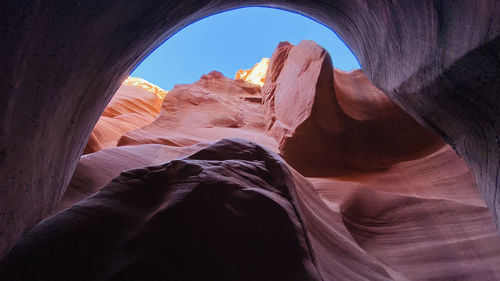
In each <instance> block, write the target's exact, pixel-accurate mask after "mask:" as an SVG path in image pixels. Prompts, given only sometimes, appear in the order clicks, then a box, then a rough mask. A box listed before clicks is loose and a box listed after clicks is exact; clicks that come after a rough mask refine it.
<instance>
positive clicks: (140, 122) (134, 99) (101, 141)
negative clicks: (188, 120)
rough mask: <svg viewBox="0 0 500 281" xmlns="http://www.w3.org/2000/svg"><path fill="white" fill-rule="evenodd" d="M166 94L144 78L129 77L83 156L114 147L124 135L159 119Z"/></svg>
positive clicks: (102, 119)
mask: <svg viewBox="0 0 500 281" xmlns="http://www.w3.org/2000/svg"><path fill="white" fill-rule="evenodd" d="M166 94H167V91H164V90H162V89H161V88H158V87H157V86H155V85H153V84H151V83H149V82H147V81H145V80H143V79H139V78H135V77H129V78H128V79H127V80H125V82H123V85H122V86H121V87H120V88H119V89H118V91H116V94H115V95H114V96H113V98H112V99H111V101H110V102H109V104H108V106H107V107H106V109H104V112H103V113H102V115H101V118H99V121H97V124H96V126H95V127H94V129H93V130H92V133H91V134H90V137H89V140H88V142H87V146H85V149H84V150H83V154H88V153H92V152H96V151H99V150H102V149H104V148H110V147H115V146H116V144H117V143H118V140H119V139H120V138H121V136H122V135H123V134H125V133H126V132H128V131H132V130H135V129H138V128H140V127H142V126H145V125H147V124H149V123H151V122H152V121H153V120H154V119H156V117H158V115H159V113H160V109H161V104H162V101H163V98H164V97H165V95H166Z"/></svg>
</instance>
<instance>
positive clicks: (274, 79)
mask: <svg viewBox="0 0 500 281" xmlns="http://www.w3.org/2000/svg"><path fill="white" fill-rule="evenodd" d="M261 100H262V103H261V102H260V101H261ZM293 100H295V101H297V100H299V101H301V102H295V103H294V102H293ZM228 136H230V137H231V136H239V137H248V136H253V137H254V138H255V139H256V141H257V142H258V143H259V144H257V143H256V142H252V141H249V140H244V139H225V140H221V141H218V142H216V143H213V140H215V139H217V138H219V139H220V138H224V137H228ZM269 140H271V141H269ZM274 140H275V141H274ZM326 140H330V141H331V143H332V145H331V146H328V145H326V144H328V142H327V141H326ZM120 143H121V145H120V146H118V147H115V148H110V149H104V150H102V151H98V152H95V153H91V154H88V155H85V156H83V157H82V158H81V159H80V161H79V163H78V165H77V168H76V170H75V173H74V175H73V177H72V179H71V182H70V185H69V187H68V190H67V192H66V193H65V194H64V196H63V199H62V201H61V203H60V204H59V206H58V208H57V210H56V211H55V212H54V214H55V215H54V216H52V217H50V218H48V219H46V220H44V221H42V222H41V223H40V224H38V225H37V226H36V227H35V228H34V229H33V230H32V231H31V232H30V233H29V234H27V235H26V236H25V237H24V238H23V239H22V240H21V241H20V242H19V243H18V244H17V245H16V246H15V247H14V249H13V250H12V251H11V252H10V253H9V255H8V256H7V257H6V258H5V259H4V260H2V261H1V262H0V276H2V277H3V276H6V277H7V278H10V279H11V280H20V281H22V280H164V279H168V280H499V279H500V269H499V268H498V264H499V262H500V237H499V236H498V233H497V229H496V227H495V221H494V219H493V217H492V216H491V213H490V212H489V210H488V208H487V207H486V204H485V201H484V200H483V199H482V197H481V195H480V193H479V190H478V188H477V185H476V183H475V180H474V177H473V175H472V174H471V172H470V170H469V169H468V167H467V165H466V163H465V162H464V160H463V159H462V158H460V157H459V156H458V155H457V154H456V153H455V151H453V149H452V148H451V147H450V146H449V145H447V144H445V143H443V142H442V141H441V140H440V139H439V138H438V137H437V136H435V135H434V134H433V133H430V132H428V131H427V130H426V129H424V128H423V127H421V126H420V125H419V124H418V123H416V122H415V121H414V120H412V119H411V118H410V117H409V116H408V115H407V114H406V113H405V112H404V111H402V110H401V109H399V107H398V106H397V105H395V104H394V103H393V102H391V101H390V100H389V99H388V98H386V97H385V96H384V95H383V94H382V93H381V92H380V90H378V89H377V88H376V87H374V86H373V85H371V84H370V83H369V82H368V80H367V78H366V77H365V76H364V74H363V72H361V71H352V72H342V71H339V70H334V69H333V68H332V64H331V61H330V58H329V56H328V54H327V53H326V51H325V50H324V49H322V48H321V47H319V46H318V45H316V44H315V43H314V42H311V41H303V42H301V43H300V44H298V45H297V46H293V45H291V44H289V43H286V42H285V43H280V45H279V46H278V48H277V49H276V51H275V52H274V54H273V56H272V57H271V60H270V65H269V69H268V71H267V78H266V83H265V84H264V86H263V88H262V89H260V91H259V87H258V86H252V85H251V84H248V83H245V82H242V81H235V80H232V79H229V78H226V77H224V76H222V75H221V74H220V73H218V72H211V73H209V74H208V75H205V76H203V77H202V78H201V79H200V81H198V82H196V83H194V84H191V85H181V86H177V87H176V88H174V90H172V91H171V92H170V93H169V95H168V96H167V97H166V98H165V100H164V101H163V105H162V111H161V113H160V116H159V117H158V118H157V119H156V120H155V121H154V122H152V123H151V124H150V125H147V126H145V127H143V128H141V129H138V130H134V131H132V132H129V133H127V134H126V135H125V136H124V137H123V138H122V139H121V140H120ZM391 147H392V148H391ZM318 150H321V151H322V152H323V154H320V153H316V151H318ZM273 151H275V152H278V153H279V154H280V155H281V157H280V156H278V155H277V154H276V153H275V152H273ZM349 154H350V156H351V157H352V158H349ZM285 160H286V161H285ZM130 169H131V170H130ZM299 171H300V172H301V173H302V174H301V173H299ZM303 174H304V175H307V177H304V175H303ZM110 181H111V182H110ZM92 194H93V195H92ZM90 195H92V196H90ZM89 196H90V197H89ZM87 197H88V198H87ZM85 198H86V199H85ZM82 199H84V200H82ZM80 200H82V201H80ZM78 201H80V202H78ZM75 202H78V203H77V204H75V205H73V204H74V203H75ZM72 205H73V206H72ZM70 206H71V207H70ZM68 207H69V209H67V208H68ZM68 249H70V250H68Z"/></svg>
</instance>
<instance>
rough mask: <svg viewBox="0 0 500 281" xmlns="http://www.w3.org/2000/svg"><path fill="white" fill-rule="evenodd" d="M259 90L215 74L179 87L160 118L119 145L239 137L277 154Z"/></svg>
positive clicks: (191, 142) (180, 143)
mask: <svg viewBox="0 0 500 281" xmlns="http://www.w3.org/2000/svg"><path fill="white" fill-rule="evenodd" d="M260 97H261V96H260V87H259V86H258V85H254V84H251V83H247V82H244V81H241V80H233V79H230V78H227V77H224V76H223V75H222V74H221V73H220V72H216V71H212V72H210V73H208V74H207V75H204V76H202V77H201V78H200V80H199V81H197V82H195V83H193V84H184V85H176V86H175V87H174V89H172V90H171V91H170V92H169V94H168V95H167V96H166V97H165V99H164V100H163V105H162V111H161V113H160V116H159V117H158V118H157V119H156V120H155V121H154V122H152V123H151V124H149V125H147V126H144V127H142V128H140V129H138V130H134V131H131V132H128V133H126V134H125V135H124V136H123V137H122V138H121V139H120V140H119V142H118V145H119V146H121V145H137V144H147V143H157V144H165V145H170V146H190V145H194V144H198V143H204V142H214V141H217V140H220V139H221V138H230V137H240V138H246V139H249V140H253V141H256V142H259V143H261V144H263V145H266V146H267V147H269V148H271V149H274V150H276V142H275V140H274V139H273V138H271V137H269V136H267V135H266V133H265V128H264V122H265V121H264V114H263V112H264V107H263V105H262V104H261V103H258V102H255V101H253V100H252V99H255V98H256V99H260Z"/></svg>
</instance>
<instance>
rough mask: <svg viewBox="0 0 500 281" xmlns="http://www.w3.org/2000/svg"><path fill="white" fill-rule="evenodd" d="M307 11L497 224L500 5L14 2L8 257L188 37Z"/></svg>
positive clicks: (4, 23)
mask: <svg viewBox="0 0 500 281" xmlns="http://www.w3.org/2000/svg"><path fill="white" fill-rule="evenodd" d="M247 5H263V6H270V7H278V8H283V9H288V10H291V11H295V12H301V13H303V14H304V15H307V16H310V17H311V18H313V19H315V20H317V21H319V22H321V23H323V24H325V25H326V26H328V27H330V28H332V29H334V30H336V32H337V33H338V34H339V35H340V36H341V37H342V38H343V39H344V40H345V41H346V42H347V44H348V45H349V46H350V47H351V48H352V50H353V52H354V53H355V54H356V56H357V58H358V59H359V61H360V63H361V65H362V66H363V71H364V73H365V74H366V76H367V77H368V79H369V80H370V81H371V82H372V83H373V84H374V85H375V86H377V87H378V88H379V89H381V90H382V91H383V92H384V93H386V94H387V95H388V96H389V97H390V98H391V99H393V100H394V101H395V102H396V103H397V104H398V105H400V106H401V107H402V108H403V109H404V110H405V111H406V112H408V113H409V114H410V115H411V116H412V117H414V118H415V119H416V120H418V121H419V122H421V123H423V124H425V125H426V126H427V127H429V128H431V129H432V130H433V131H434V132H436V133H438V134H439V135H440V136H441V137H442V138H443V139H444V140H445V141H446V142H447V143H448V144H450V145H451V146H452V147H453V148H454V149H455V150H456V151H457V153H458V154H459V155H460V156H461V157H463V159H464V160H465V161H466V162H467V165H468V166H469V167H470V168H471V171H472V173H473V174H474V177H475V179H476V181H477V183H478V186H479V188H480V190H481V192H482V194H483V198H484V199H485V201H486V203H487V205H488V207H489V208H490V210H491V212H492V214H493V217H494V219H495V220H496V221H497V224H498V216H497V210H498V208H500V204H499V203H498V201H499V200H500V192H497V190H498V185H499V182H498V178H499V173H500V170H499V167H500V163H499V158H500V157H499V155H500V149H499V146H500V144H499V141H498V139H499V138H500V137H499V136H500V114H499V111H498V108H500V96H499V95H498V92H499V89H500V79H499V77H500V75H499V71H500V70H499V69H500V57H499V56H498V50H499V49H500V38H499V34H500V17H499V14H500V5H499V4H498V1H496V0H479V1H445V0H423V1H405V0H396V1H385V0H375V1H372V0H357V1H350V0H338V1H319V0H299V1H293V2H290V1H281V0H272V1H261V0H252V1H247V0H241V1H229V0H222V1H221V0H203V1H160V0H146V1H140V2H134V3H131V2H129V1H117V0H111V1H97V0H90V1H80V2H76V1H64V2H61V1H51V0H33V1H28V2H26V1H9V2H7V3H5V4H4V5H3V8H2V10H1V11H0V21H1V24H0V26H1V27H0V36H1V38H2V42H4V44H1V45H0V55H1V57H2V64H1V65H0V77H2V79H1V80H0V92H1V93H2V95H0V124H1V125H0V126H1V128H0V175H1V177H2V182H3V185H2V188H1V190H0V198H1V204H0V206H1V207H0V230H1V233H2V235H1V236H0V256H3V255H5V253H6V252H7V251H8V249H9V248H10V247H12V245H13V244H14V243H15V242H16V241H17V240H18V239H19V237H20V236H21V234H22V233H24V232H26V231H28V230H29V229H30V228H31V227H33V226H34V225H35V224H36V223H37V222H39V221H40V220H41V219H42V218H43V217H45V216H46V215H47V214H49V213H50V212H51V211H53V210H54V208H55V207H56V205H57V204H58V202H59V200H60V198H61V197H62V195H63V194H64V192H65V189H66V186H67V184H68V183H69V181H70V178H71V175H72V173H73V171H74V168H75V167H76V164H77V162H78V160H79V158H80V155H81V152H82V151H83V149H84V146H85V144H86V141H87V139H88V136H89V135H90V133H91V131H92V128H93V127H94V125H95V123H96V122H97V120H98V118H99V116H100V115H101V113H102V111H103V110H104V108H105V105H106V104H107V103H108V101H109V100H110V99H111V97H112V95H113V94H114V93H115V91H116V90H117V89H118V87H119V85H120V83H121V81H123V80H124V78H125V77H126V76H127V75H128V74H129V73H130V71H131V70H132V69H134V67H135V66H136V65H137V64H138V63H139V62H140V61H141V60H142V59H143V58H145V57H146V56H147V55H148V54H149V53H150V52H151V51H152V50H154V49H155V48H156V47H157V46H158V45H159V44H160V43H161V42H162V41H163V40H164V39H166V38H168V37H169V36H171V35H172V34H174V33H175V32H176V31H178V30H180V29H181V28H182V27H184V26H186V25H188V24H190V23H192V22H194V21H196V20H198V19H201V18H203V17H205V16H208V15H211V14H215V13H218V12H221V11H225V10H228V9H232V8H238V7H243V6H247Z"/></svg>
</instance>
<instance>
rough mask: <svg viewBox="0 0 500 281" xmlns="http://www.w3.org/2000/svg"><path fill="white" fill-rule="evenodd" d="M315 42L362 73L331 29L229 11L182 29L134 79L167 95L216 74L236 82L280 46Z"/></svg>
mask: <svg viewBox="0 0 500 281" xmlns="http://www.w3.org/2000/svg"><path fill="white" fill-rule="evenodd" d="M304 39H306V40H314V41H316V42H317V43H318V44H319V45H321V46H323V47H324V48H326V49H327V50H328V52H329V53H330V55H331V56H332V61H333V65H334V66H335V67H336V68H340V69H342V70H352V69H357V68H360V65H359V63H358V61H357V59H356V57H355V56H354V55H353V54H352V52H351V51H350V50H349V48H348V47H347V46H346V45H345V44H344V42H342V40H341V39H340V38H338V36H337V35H336V34H335V33H334V32H333V31H332V30H330V29H329V28H327V27H325V26H323V25H321V24H320V23H317V22H315V21H314V20H312V19H309V18H307V17H304V16H302V15H299V14H296V13H292V12H287V11H283V10H279V9H273V8H263V7H251V8H242V9H236V10H231V11H228V12H224V13H220V14H216V15H213V16H210V17H207V18H204V19H202V20H200V21H197V22H195V23H193V24H191V25H189V26H187V27H186V28H184V29H182V30H181V31H179V32H178V33H176V34H175V35H173V36H172V37H170V38H169V39H168V40H167V41H165V42H164V43H163V44H162V45H161V46H159V47H158V48H157V49H156V50H155V51H154V52H153V53H151V55H149V56H148V57H147V58H146V59H145V60H144V61H143V62H142V63H141V64H140V65H139V66H138V67H137V68H136V69H135V70H134V71H133V72H132V74H131V76H137V77H141V78H144V79H146V80H148V81H150V82H152V83H154V84H156V85H158V86H160V87H162V88H163V89H165V90H170V89H172V88H173V86H174V85H175V84H184V83H192V82H194V81H196V80H198V79H199V78H200V76H201V75H203V74H206V73H208V72H210V71H212V70H217V71H220V72H222V73H223V74H224V75H225V76H227V77H230V78H233V77H234V75H235V73H236V71H238V70H239V69H248V68H251V67H252V66H253V65H254V64H255V63H257V62H259V61H260V60H261V59H262V57H270V56H271V54H272V52H273V51H274V49H275V48H276V46H277V45H278V43H279V42H280V41H289V42H290V43H292V44H298V43H299V42H300V41H301V40H304Z"/></svg>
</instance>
